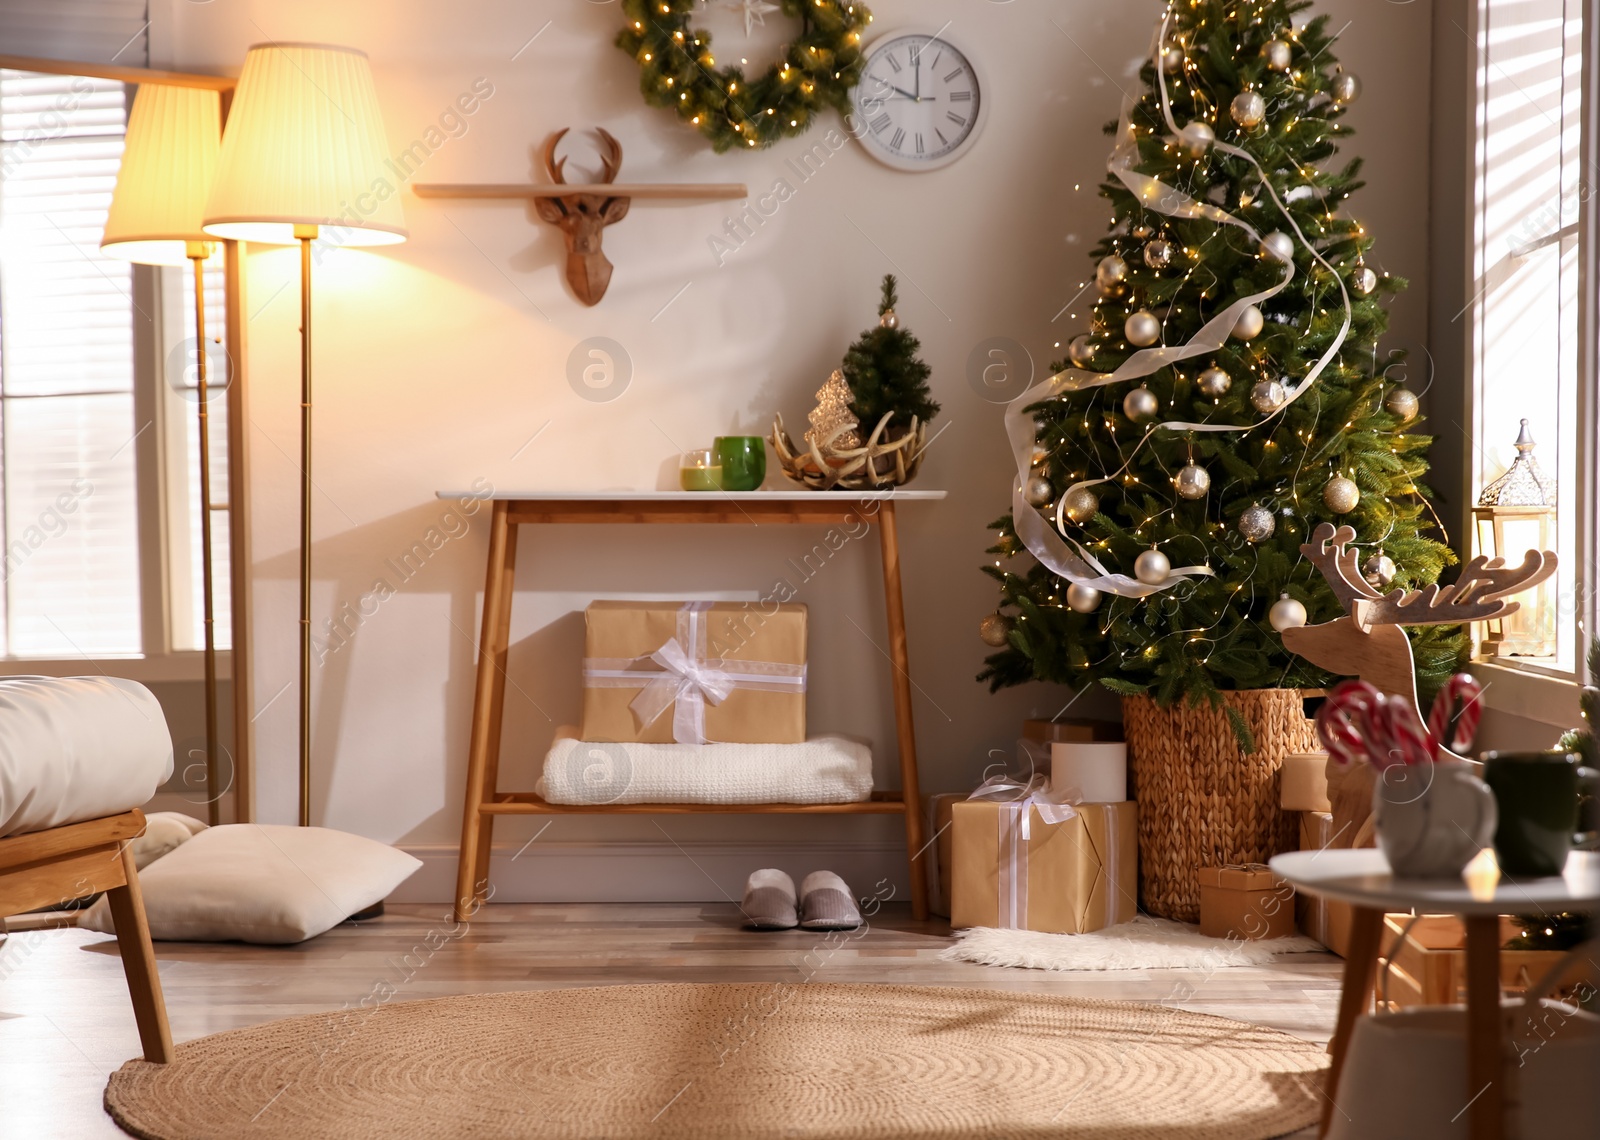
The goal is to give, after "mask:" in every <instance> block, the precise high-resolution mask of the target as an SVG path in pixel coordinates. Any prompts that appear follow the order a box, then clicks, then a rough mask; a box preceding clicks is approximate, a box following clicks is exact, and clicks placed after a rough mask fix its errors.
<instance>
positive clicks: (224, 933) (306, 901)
mask: <svg viewBox="0 0 1600 1140" xmlns="http://www.w3.org/2000/svg"><path fill="white" fill-rule="evenodd" d="M420 866H422V862H421V860H419V859H414V858H412V857H411V856H410V855H407V854H406V853H405V852H404V851H397V850H396V849H395V848H393V847H390V846H389V845H388V844H387V843H379V842H378V841H377V840H374V839H366V838H364V837H362V836H360V835H350V834H349V833H347V832H343V831H331V830H329V829H328V828H325V827H287V826H284V825H282V824H257V823H230V824H223V825H222V826H220V827H209V828H207V829H206V830H204V831H202V832H201V833H200V834H198V835H196V836H195V837H194V838H193V839H191V840H189V841H188V842H187V843H185V844H183V845H182V846H180V847H177V848H175V849H174V850H172V851H171V852H169V853H167V854H166V855H163V856H162V857H161V858H159V859H157V860H156V861H155V862H154V863H151V864H150V865H149V866H148V867H146V868H145V869H144V870H143V871H140V872H139V888H140V890H141V892H142V893H143V895H144V910H145V916H146V917H147V918H148V919H149V922H150V935H151V937H152V938H156V939H158V940H165V941H169V942H260V943H267V944H283V943H289V942H304V941H305V940H306V939H307V938H315V937H316V936H317V935H319V934H321V933H322V932H323V931H324V930H327V929H329V928H331V927H334V926H337V925H338V924H339V923H341V922H343V921H344V920H345V919H347V918H349V917H350V916H351V915H352V914H355V913H356V912H357V911H362V910H366V909H367V908H368V907H369V906H371V905H372V904H373V903H376V902H379V901H381V900H382V899H383V898H385V897H386V896H387V895H388V894H389V892H390V891H392V890H394V889H395V887H397V886H399V885H400V884H401V883H403V882H405V881H406V880H407V879H408V878H410V877H411V875H412V873H413V872H414V871H416V869H417V868H418V867H420ZM79 925H80V926H84V927H87V928H88V929H90V930H98V931H100V932H101V933H103V934H112V933H115V927H113V926H112V923H111V909H110V907H109V906H108V905H107V903H106V900H105V899H101V900H100V901H99V902H97V903H95V904H94V905H93V906H92V907H90V908H89V909H88V910H86V911H85V912H84V914H83V917H82V918H81V919H80V920H79Z"/></svg>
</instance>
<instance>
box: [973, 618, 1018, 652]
mask: <svg viewBox="0 0 1600 1140" xmlns="http://www.w3.org/2000/svg"><path fill="white" fill-rule="evenodd" d="M978 636H979V637H981V638H983V643H984V644H985V645H993V646H994V647H995V648H997V649H998V648H999V647H1000V646H1002V645H1005V644H1006V643H1007V642H1009V641H1010V640H1011V619H1010V618H1008V617H1006V615H1005V614H984V615H983V617H982V618H981V619H980V620H979V622H978Z"/></svg>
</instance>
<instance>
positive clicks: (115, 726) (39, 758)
mask: <svg viewBox="0 0 1600 1140" xmlns="http://www.w3.org/2000/svg"><path fill="white" fill-rule="evenodd" d="M171 775H172V735H171V734H170V733H169V732H168V731H167V719H166V717H165V715H164V714H163V713H162V711H161V706H160V704H158V703H157V702H156V698H155V695H154V694H152V693H151V692H150V690H149V689H147V688H145V687H144V686H143V685H141V684H139V683H138V682H137V681H128V680H124V679H123V678H121V677H0V835H22V834H25V833H27V832H30V831H43V830H45V829H46V828H50V827H60V826H62V825H63V824H68V823H77V822H79V821H80V820H85V819H98V818H99V817H101V816H106V815H118V814H120V813H122V812H125V811H128V810H130V809H131V808H136V807H138V806H140V805H141V804H143V803H146V802H147V801H148V800H149V799H150V797H151V796H153V795H154V794H155V791H156V788H158V787H159V786H160V785H161V784H162V783H163V782H164V781H165V780H166V779H167V777H168V776H171Z"/></svg>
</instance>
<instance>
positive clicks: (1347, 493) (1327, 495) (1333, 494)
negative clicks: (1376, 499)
mask: <svg viewBox="0 0 1600 1140" xmlns="http://www.w3.org/2000/svg"><path fill="white" fill-rule="evenodd" d="M1322 501H1323V502H1324V503H1326V504H1327V505H1328V509H1329V510H1330V511H1332V512H1333V513H1334V514H1336V515H1342V514H1347V513H1349V512H1350V511H1353V510H1355V509H1356V504H1357V503H1359V502H1360V501H1361V488H1360V487H1357V486H1356V481H1355V480H1354V479H1351V478H1349V477H1347V476H1344V475H1335V476H1334V477H1333V478H1332V479H1329V480H1328V481H1327V483H1325V484H1324V485H1323V487H1322Z"/></svg>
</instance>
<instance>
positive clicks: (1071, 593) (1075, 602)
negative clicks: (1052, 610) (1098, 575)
mask: <svg viewBox="0 0 1600 1140" xmlns="http://www.w3.org/2000/svg"><path fill="white" fill-rule="evenodd" d="M1067 605H1068V606H1070V607H1071V608H1072V611H1073V612H1074V613H1080V614H1092V613H1094V611H1095V610H1096V609H1098V608H1099V606H1100V591H1099V590H1097V589H1095V588H1094V587H1093V586H1084V585H1080V584H1079V583H1077V582H1074V583H1072V585H1070V586H1068V587H1067Z"/></svg>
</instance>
